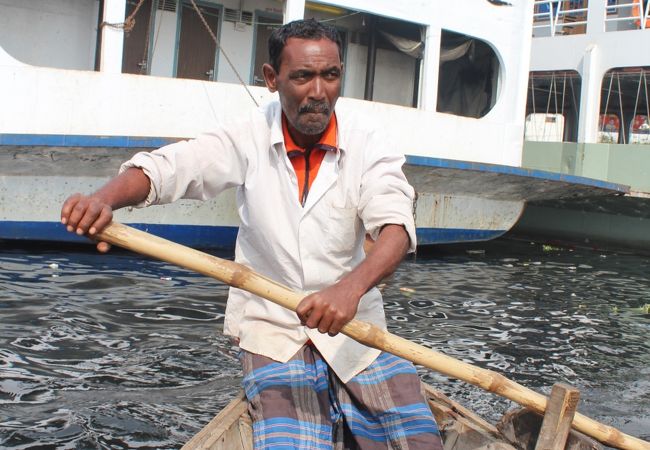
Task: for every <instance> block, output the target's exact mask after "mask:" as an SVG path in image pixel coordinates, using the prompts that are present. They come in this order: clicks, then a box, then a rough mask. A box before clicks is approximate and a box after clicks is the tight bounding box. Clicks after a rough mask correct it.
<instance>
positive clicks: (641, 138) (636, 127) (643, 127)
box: [630, 114, 650, 144]
mask: <svg viewBox="0 0 650 450" xmlns="http://www.w3.org/2000/svg"><path fill="white" fill-rule="evenodd" d="M630 144H650V122H649V121H648V116H647V115H645V114H637V115H636V116H634V118H633V119H632V123H631V125H630Z"/></svg>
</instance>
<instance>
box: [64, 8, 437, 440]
mask: <svg viewBox="0 0 650 450" xmlns="http://www.w3.org/2000/svg"><path fill="white" fill-rule="evenodd" d="M269 53H270V64H265V65H264V67H263V72H264V77H265V79H266V83H267V86H268V88H269V89H270V90H271V91H272V92H275V91H277V92H278V93H279V98H280V102H279V103H278V102H273V103H271V104H270V105H268V106H266V107H263V108H261V109H259V110H256V111H254V112H253V113H252V114H251V115H250V117H247V118H245V119H241V120H236V121H233V122H232V123H229V124H223V125H221V126H220V127H218V128H217V129H216V130H215V131H213V132H212V133H208V134H205V135H202V136H200V137H198V138H197V139H195V140H192V141H186V142H180V143H176V144H172V145H169V146H166V147H163V148H162V149H159V150H156V151H154V152H152V153H140V154H138V155H136V156H134V157H133V158H132V159H131V160H130V161H128V162H127V163H125V164H124V165H123V166H122V168H121V174H120V175H118V177H116V178H115V179H113V180H112V181H110V182H109V183H108V184H107V185H105V186H104V187H102V188H101V189H100V190H98V191H97V192H96V193H94V194H92V195H90V196H83V195H80V194H75V195H73V196H72V197H70V198H69V199H68V200H66V202H65V204H64V206H63V209H62V213H61V216H62V218H61V221H62V223H64V224H65V225H66V226H67V228H68V230H69V231H73V232H76V233H78V234H88V235H90V236H91V237H92V236H93V235H94V234H96V233H97V232H98V231H100V230H101V229H103V227H105V226H106V225H107V224H108V223H109V222H110V220H111V218H112V210H114V209H116V208H119V207H123V206H127V205H140V206H146V205H149V204H159V203H168V202H171V201H174V200H176V199H179V198H196V199H207V198H211V197H214V196H215V195H217V194H218V193H219V192H221V191H223V190H224V189H226V188H229V187H236V188H237V203H238V209H239V214H240V218H241V225H240V229H239V234H238V237H237V245H236V249H235V260H236V261H237V262H240V263H242V264H246V265H248V266H250V267H252V268H253V269H254V270H256V271H258V272H260V273H262V274H263V275H265V276H268V277H269V278H272V279H274V280H277V281H279V282H281V283H283V284H286V285H288V286H290V287H292V288H294V289H296V290H301V291H305V292H311V294H310V295H308V296H307V297H305V298H304V299H303V300H302V302H301V303H300V304H299V306H298V310H297V315H296V314H295V313H292V312H290V311H287V310H284V309H282V308H281V307H279V306H277V305H274V304H271V303H269V302H266V301H264V300H263V299H261V298H258V297H256V296H254V295H252V294H249V293H247V292H244V291H241V290H238V289H234V288H232V289H231V290H230V294H229V298H228V305H227V309H226V319H225V324H224V332H225V333H226V334H229V335H232V336H234V337H236V338H237V339H238V340H239V346H240V348H241V349H242V365H243V369H244V381H243V384H244V388H245V391H246V395H247V397H248V400H249V405H250V406H249V409H250V412H251V415H252V417H253V420H254V425H253V430H254V442H255V447H256V448H273V449H275V448H292V449H294V448H300V449H312V448H332V447H335V448H344V446H345V448H363V449H365V448H368V449H381V448H400V449H424V448H426V449H431V448H442V447H441V441H440V438H439V434H438V430H437V427H436V425H435V422H434V420H433V417H432V415H431V413H430V411H429V409H428V408H427V406H426V404H425V403H424V399H423V397H422V395H421V392H420V387H419V386H420V385H419V380H418V377H417V374H416V372H415V369H414V367H413V366H412V365H411V364H410V363H408V362H406V361H404V360H401V359H399V358H396V357H394V356H392V355H389V354H386V353H381V352H380V351H378V350H374V349H369V348H367V347H365V346H363V345H361V344H358V343H356V342H355V341H353V340H352V339H350V338H348V337H346V336H344V335H342V334H339V331H340V330H341V328H342V326H343V325H344V324H345V323H346V322H348V321H349V320H350V319H352V318H353V317H355V316H356V317H357V318H359V319H361V320H365V321H368V322H372V323H375V324H377V325H379V326H381V327H385V318H384V313H383V306H382V299H381V295H380V293H379V291H378V290H377V289H376V288H375V287H374V286H375V285H376V284H377V283H378V282H379V280H381V279H382V278H383V277H385V276H387V275H388V274H390V273H392V272H393V271H394V270H395V268H396V267H397V265H398V264H399V263H400V261H401V260H402V258H403V257H404V255H405V254H406V252H407V251H408V250H409V249H410V250H413V249H414V247H415V227H414V223H413V216H412V202H413V195H414V194H413V189H412V188H411V187H410V186H409V185H408V183H407V181H406V179H405V177H404V174H403V173H402V171H401V165H402V164H403V161H404V158H403V156H401V155H398V154H395V153H394V150H393V149H392V148H389V147H390V146H389V145H387V143H386V141H385V140H384V139H382V138H380V137H379V136H376V135H375V133H373V132H372V131H368V125H369V121H368V120H367V119H366V120H364V118H355V117H354V116H352V115H351V114H350V113H349V112H348V111H345V110H343V109H341V108H337V109H336V113H334V110H335V105H336V101H337V99H338V97H339V94H340V89H341V76H342V74H343V66H342V62H341V43H340V40H339V37H338V35H337V33H336V31H335V30H334V29H333V28H331V27H328V26H324V25H322V24H319V23H318V22H316V21H314V20H308V21H296V22H292V23H289V24H287V25H284V26H282V27H281V28H279V29H278V30H276V31H274V32H273V34H272V36H271V38H270V41H269ZM366 233H368V234H370V235H371V236H372V237H373V239H375V241H376V242H375V244H374V246H373V248H372V250H371V251H370V252H369V253H368V255H367V256H366V255H365V254H364V252H363V242H364V237H365V234H366ZM98 247H99V249H100V250H101V251H106V250H107V249H108V246H107V244H106V243H99V244H98Z"/></svg>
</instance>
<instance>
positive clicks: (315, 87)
mask: <svg viewBox="0 0 650 450" xmlns="http://www.w3.org/2000/svg"><path fill="white" fill-rule="evenodd" d="M310 87H311V89H310V90H309V97H311V98H313V99H317V100H321V99H323V98H325V82H324V81H323V79H322V78H321V77H318V76H316V77H314V78H313V79H312V82H311V86H310Z"/></svg>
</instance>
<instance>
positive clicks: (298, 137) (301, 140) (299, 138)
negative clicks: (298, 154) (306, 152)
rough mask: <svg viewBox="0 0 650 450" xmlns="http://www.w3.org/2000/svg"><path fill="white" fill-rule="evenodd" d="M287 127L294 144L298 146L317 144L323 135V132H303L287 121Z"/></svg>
mask: <svg viewBox="0 0 650 450" xmlns="http://www.w3.org/2000/svg"><path fill="white" fill-rule="evenodd" d="M287 129H288V130H289V134H290V135H291V139H293V142H295V144H296V145H297V146H299V147H300V148H308V147H313V146H314V145H316V144H318V142H319V141H320V139H321V137H322V136H323V133H319V134H303V133H301V132H300V131H298V130H296V129H295V128H294V127H293V126H291V124H290V123H287Z"/></svg>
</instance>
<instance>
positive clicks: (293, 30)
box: [269, 19, 343, 72]
mask: <svg viewBox="0 0 650 450" xmlns="http://www.w3.org/2000/svg"><path fill="white" fill-rule="evenodd" d="M289 38H299V39H311V40H314V41H318V40H320V39H329V40H330V41H332V42H334V43H335V44H336V46H337V47H338V48H339V59H340V60H341V61H343V50H342V48H341V47H342V46H341V37H340V36H339V33H338V31H336V28H334V27H333V26H331V25H325V24H323V23H321V22H319V21H317V20H315V19H307V20H294V21H293V22H289V23H286V24H284V25H282V26H281V27H279V28H276V29H275V30H273V32H272V33H271V36H270V37H269V62H270V63H271V66H273V70H275V71H276V72H280V63H281V61H280V56H281V55H282V50H283V49H284V46H285V45H287V39H289Z"/></svg>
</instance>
